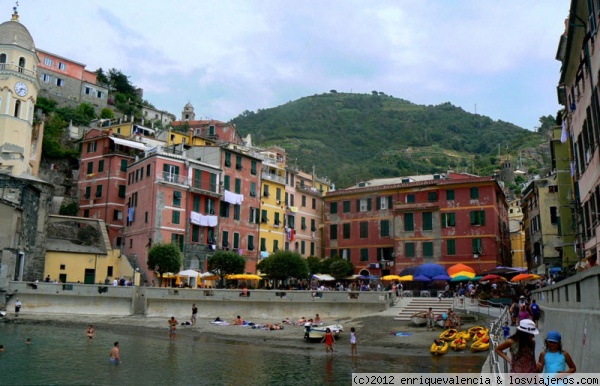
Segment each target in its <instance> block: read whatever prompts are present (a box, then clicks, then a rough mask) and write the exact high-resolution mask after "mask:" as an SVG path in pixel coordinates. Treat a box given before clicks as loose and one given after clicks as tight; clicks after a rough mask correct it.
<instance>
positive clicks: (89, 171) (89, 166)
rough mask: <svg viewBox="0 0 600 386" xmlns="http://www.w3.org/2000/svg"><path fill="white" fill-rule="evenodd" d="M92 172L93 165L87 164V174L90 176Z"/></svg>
mask: <svg viewBox="0 0 600 386" xmlns="http://www.w3.org/2000/svg"><path fill="white" fill-rule="evenodd" d="M93 172H94V163H93V162H88V164H87V174H92V173H93Z"/></svg>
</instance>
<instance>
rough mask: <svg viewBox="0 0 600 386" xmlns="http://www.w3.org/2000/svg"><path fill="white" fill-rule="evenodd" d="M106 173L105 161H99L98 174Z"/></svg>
mask: <svg viewBox="0 0 600 386" xmlns="http://www.w3.org/2000/svg"><path fill="white" fill-rule="evenodd" d="M103 171H104V160H103V159H101V160H100V161H98V173H102V172H103Z"/></svg>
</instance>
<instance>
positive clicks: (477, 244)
mask: <svg viewBox="0 0 600 386" xmlns="http://www.w3.org/2000/svg"><path fill="white" fill-rule="evenodd" d="M471 245H472V247H473V254H474V255H480V254H481V253H482V252H483V249H482V248H481V239H479V238H476V239H472V240H471Z"/></svg>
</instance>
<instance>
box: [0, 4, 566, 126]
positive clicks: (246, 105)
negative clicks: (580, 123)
mask: <svg viewBox="0 0 600 386" xmlns="http://www.w3.org/2000/svg"><path fill="white" fill-rule="evenodd" d="M18 3H19V7H18V11H19V15H20V22H21V23H23V25H25V27H27V29H28V30H29V32H30V33H31V35H32V37H33V39H34V42H35V45H36V47H37V48H40V49H43V50H45V51H49V52H52V53H54V54H57V55H60V56H63V57H66V58H68V59H71V60H74V61H76V62H79V63H83V64H85V65H86V69H88V70H90V71H95V70H97V69H98V68H102V69H104V70H105V71H106V70H108V69H110V68H116V69H118V70H120V71H121V72H122V73H123V74H125V75H127V76H129V79H130V82H131V83H132V84H134V85H135V86H137V87H141V88H142V89H143V90H144V99H145V100H147V101H149V102H150V103H152V104H153V105H154V106H155V107H156V108H158V109H160V110H166V111H169V112H170V113H173V114H175V116H176V117H177V118H178V119H180V118H181V111H182V110H183V106H184V105H185V104H186V103H188V102H190V103H191V104H192V105H193V106H194V109H195V113H196V119H201V118H202V119H204V118H210V119H217V120H221V121H228V120H230V119H232V118H235V117H236V116H237V115H239V114H240V113H242V112H243V111H245V110H249V111H256V110H258V109H267V108H272V107H276V106H279V105H282V104H285V103H287V102H289V101H294V100H297V99H300V98H302V97H306V96H311V95H315V94H322V93H326V92H329V91H330V90H336V91H338V92H352V93H371V92H372V91H374V90H375V91H379V92H384V93H385V94H387V95H391V96H394V97H397V98H402V99H405V100H408V101H410V102H413V103H416V104H422V105H438V104H441V103H446V102H450V103H451V104H453V105H455V106H459V107H461V108H462V109H464V110H465V111H468V112H471V113H477V114H481V115H485V116H488V117H490V118H492V119H493V120H502V121H506V122H510V123H513V124H515V125H518V126H521V127H523V128H526V129H529V130H535V129H536V128H537V127H538V126H539V118H540V117H541V116H546V115H555V114H556V112H557V111H558V110H559V109H560V106H559V104H558V102H557V97H556V86H557V83H558V80H559V71H560V62H558V61H557V60H556V59H555V57H556V51H557V48H558V42H559V38H560V36H561V35H562V33H563V32H564V21H565V19H566V18H567V16H568V13H569V7H570V1H569V0H531V1H523V0H502V1H496V0H453V1H450V0H436V1H434V0H419V1H415V0H390V1H388V0H377V1H373V0H363V1H359V0H327V1H323V0H318V1H316V0H315V1H313V0H306V1H303V0H296V1H289V0H278V1H275V0H177V1H172V0H144V1H138V0H126V1H123V0H121V1H114V0H83V1H82V0H53V1H52V2H49V1H48V0H19V1H18ZM13 6H14V3H13V2H4V8H5V11H4V12H5V18H4V19H5V20H9V19H10V15H11V13H12V7H13ZM0 20H1V19H0Z"/></svg>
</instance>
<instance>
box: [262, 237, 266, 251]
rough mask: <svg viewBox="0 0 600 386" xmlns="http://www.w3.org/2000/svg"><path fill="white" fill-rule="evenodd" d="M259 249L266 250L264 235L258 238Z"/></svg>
mask: <svg viewBox="0 0 600 386" xmlns="http://www.w3.org/2000/svg"><path fill="white" fill-rule="evenodd" d="M260 251H261V252H266V251H267V239H265V238H264V237H261V239H260Z"/></svg>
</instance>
